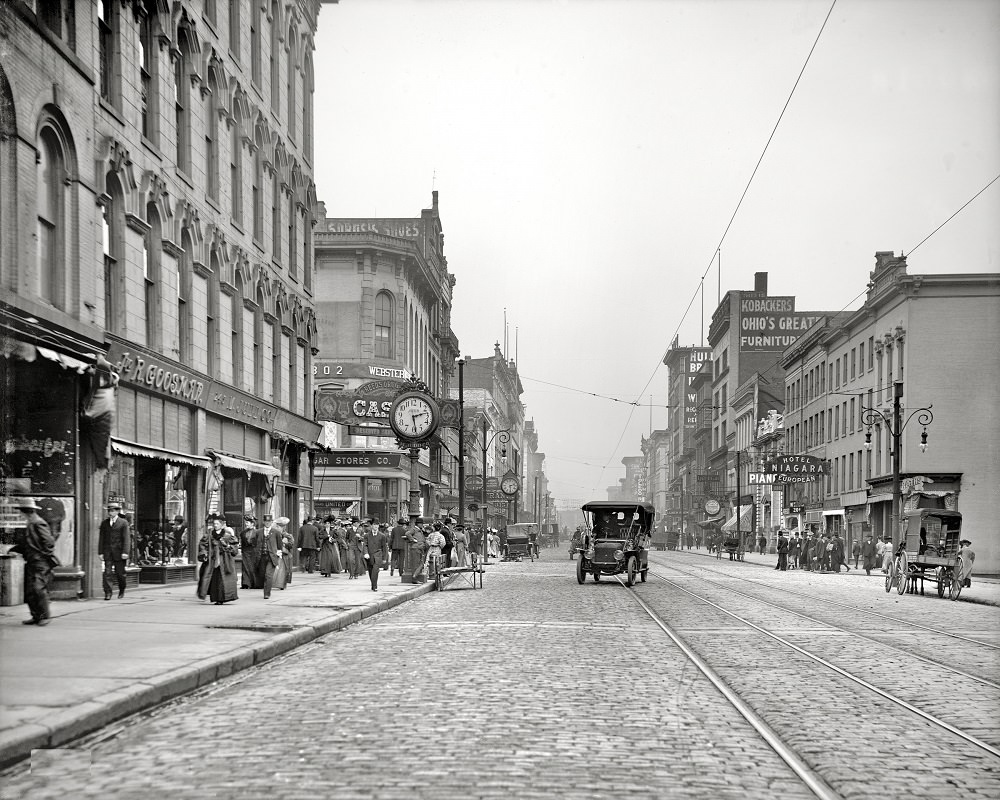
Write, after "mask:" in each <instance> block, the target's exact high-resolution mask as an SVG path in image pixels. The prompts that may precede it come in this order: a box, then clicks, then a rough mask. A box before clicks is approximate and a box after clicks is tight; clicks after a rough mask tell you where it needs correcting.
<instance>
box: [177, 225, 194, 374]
mask: <svg viewBox="0 0 1000 800" xmlns="http://www.w3.org/2000/svg"><path fill="white" fill-rule="evenodd" d="M181 248H182V249H183V250H184V252H183V253H182V254H181V260H180V264H179V270H178V272H179V275H178V281H177V325H178V329H179V340H178V349H179V350H180V354H179V360H180V362H181V363H182V364H190V363H191V358H192V350H193V347H192V341H191V339H192V336H191V334H192V330H191V328H192V322H193V320H192V319H191V279H192V275H193V274H194V242H193V241H192V240H191V232H190V231H189V230H188V229H187V228H185V229H184V231H183V232H182V233H181Z"/></svg>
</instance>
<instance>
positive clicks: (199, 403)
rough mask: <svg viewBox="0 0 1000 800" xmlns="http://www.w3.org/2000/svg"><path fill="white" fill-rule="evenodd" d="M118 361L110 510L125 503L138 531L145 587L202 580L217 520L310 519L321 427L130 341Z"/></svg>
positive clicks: (237, 524) (294, 525)
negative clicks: (312, 468) (200, 550)
mask: <svg viewBox="0 0 1000 800" xmlns="http://www.w3.org/2000/svg"><path fill="white" fill-rule="evenodd" d="M109 338H111V337H109ZM109 357H110V359H111V360H112V362H113V364H114V366H115V370H116V372H117V373H118V378H119V385H118V397H117V408H118V413H117V416H116V420H115V429H114V439H113V448H114V450H115V453H116V459H115V463H114V464H113V465H112V468H111V469H110V470H109V471H108V474H107V477H106V479H105V485H104V487H103V497H102V501H101V502H102V504H103V503H106V502H107V500H110V499H112V498H113V499H116V500H118V501H119V502H121V503H122V505H123V509H124V510H125V513H126V516H127V517H128V519H129V521H130V522H132V524H133V527H134V530H135V536H134V537H133V538H134V542H133V553H132V559H131V562H130V567H133V568H137V570H138V577H139V579H140V580H142V581H144V582H145V581H148V582H156V583H164V582H177V581H188V580H194V579H195V569H194V567H195V566H196V559H197V545H198V539H199V537H200V536H201V535H202V534H203V533H204V519H205V517H206V515H207V514H208V513H209V512H210V511H215V512H220V513H223V514H224V515H225V517H226V522H227V524H228V525H230V526H231V527H233V528H234V529H235V530H240V529H241V528H242V526H243V516H244V514H248V513H251V514H254V515H255V516H256V517H257V518H258V519H261V518H262V517H263V515H264V514H272V515H274V516H275V517H277V516H287V517H289V519H290V520H291V522H290V525H289V529H290V530H291V531H292V532H293V533H294V531H296V530H297V529H298V525H299V524H300V521H301V520H302V519H303V517H304V516H305V514H306V513H307V512H308V511H311V504H312V493H311V481H310V476H309V469H308V459H307V457H306V454H307V452H308V450H309V448H310V446H314V443H315V441H316V438H317V436H318V435H319V433H320V426H319V425H317V424H316V423H314V422H312V421H311V420H307V419H305V418H303V417H299V416H297V415H295V414H291V413H289V412H287V411H285V410H284V409H281V408H278V407H276V406H273V405H271V404H269V403H265V402H263V401H261V400H259V399H258V398H256V397H254V396H253V395H250V394H248V393H246V392H242V391H239V390H237V389H234V388H233V387H231V386H228V385H227V384H223V383H220V382H218V381H214V380H212V379H211V378H210V377H209V376H207V375H202V374H200V373H196V372H194V371H192V370H189V369H187V368H185V367H184V366H183V365H180V364H177V363H174V362H171V361H169V360H166V359H164V358H163V357H161V356H159V355H156V354H152V353H148V352H146V351H145V350H144V349H142V348H137V347H134V346H132V345H130V344H127V343H125V342H122V341H118V340H112V343H111V350H110V356H109ZM102 507H103V505H102ZM93 585H97V586H99V576H97V583H96V584H93Z"/></svg>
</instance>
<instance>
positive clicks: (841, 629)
mask: <svg viewBox="0 0 1000 800" xmlns="http://www.w3.org/2000/svg"><path fill="white" fill-rule="evenodd" d="M668 569H677V570H678V571H679V572H681V574H683V575H686V576H688V577H696V576H693V575H690V573H684V572H683V571H682V570H679V569H678V568H677V567H673V566H670V567H668ZM650 574H651V575H653V576H654V577H656V578H659V579H660V580H663V581H666V580H671V581H672V580H673V578H670V579H668V578H665V577H664V576H663V575H660V574H657V573H655V572H650ZM699 580H701V581H702V582H704V583H708V584H711V585H712V586H717V587H718V588H719V589H722V590H723V591H727V592H732V593H734V594H737V595H739V596H741V597H746V598H748V599H750V600H753V601H755V602H757V603H760V604H762V605H765V606H769V607H771V608H774V609H777V610H778V611H783V612H786V613H788V614H794V615H795V616H797V617H801V618H802V619H805V620H809V621H810V622H815V623H817V624H819V625H822V626H824V627H826V628H832V629H833V630H834V631H838V632H840V633H845V634H848V635H850V636H853V637H857V638H860V639H866V640H867V641H869V642H873V643H875V644H877V645H879V646H880V647H887V648H889V649H890V650H895V651H897V652H899V653H903V654H904V655H906V656H908V657H910V658H916V659H920V660H921V661H924V662H926V663H927V664H933V665H934V666H936V667H940V668H941V669H945V670H948V671H949V672H954V673H955V674H956V675H961V676H962V677H963V678H966V679H968V680H971V681H975V682H976V683H981V684H984V685H986V686H989V687H990V688H991V689H996V690H997V691H1000V683H996V682H994V681H991V680H989V679H988V678H984V677H981V676H979V675H975V674H973V673H971V672H966V671H965V670H962V669H958V668H957V667H955V666H953V665H952V664H947V663H945V662H944V661H939V660H937V659H935V658H931V657H930V656H925V655H922V654H920V653H914V652H912V651H910V650H906V649H905V648H903V647H900V646H899V645H897V644H891V643H889V642H885V641H883V640H881V639H878V638H876V637H875V636H869V635H868V634H865V633H860V632H859V631H852V630H848V629H847V628H844V627H842V626H840V625H837V624H836V623H833V622H826V621H825V620H821V619H818V618H817V617H814V616H812V615H810V614H806V613H804V612H802V611H798V610H796V609H794V608H787V607H786V606H782V605H779V604H777V603H773V602H771V601H770V600H764V599H762V598H760V597H755V596H754V595H752V594H747V593H746V592H742V591H740V590H739V589H735V588H733V587H730V586H724V585H723V584H721V583H719V582H718V581H713V580H709V579H707V578H699ZM758 585H764V586H768V588H770V586H769V585H767V584H758ZM796 594H799V593H798V592H796ZM696 596H697V595H696ZM812 599H815V598H812ZM824 602H826V601H825V600H824ZM836 605H840V606H845V607H847V608H853V607H852V606H846V604H844V603H837V604H836ZM880 616H882V615H880ZM930 630H933V629H930ZM810 633H820V634H821V633H823V632H822V631H810ZM968 641H970V642H975V641H976V640H973V639H970V640H968Z"/></svg>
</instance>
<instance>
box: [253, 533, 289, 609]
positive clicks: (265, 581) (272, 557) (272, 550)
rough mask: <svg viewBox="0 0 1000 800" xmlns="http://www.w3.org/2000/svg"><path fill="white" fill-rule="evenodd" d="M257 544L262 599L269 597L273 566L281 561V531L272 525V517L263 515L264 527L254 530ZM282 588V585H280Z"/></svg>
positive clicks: (258, 578) (258, 573) (258, 579)
mask: <svg viewBox="0 0 1000 800" xmlns="http://www.w3.org/2000/svg"><path fill="white" fill-rule="evenodd" d="M254 542H255V543H256V545H257V585H258V586H259V587H260V588H261V589H263V590H264V599H265V600H267V599H269V598H270V597H271V585H272V582H273V581H274V568H275V567H277V566H278V563H279V562H280V561H281V531H279V530H278V529H277V528H275V527H274V517H273V516H271V515H270V514H265V515H264V527H262V528H257V530H255V531H254ZM282 588H284V587H282Z"/></svg>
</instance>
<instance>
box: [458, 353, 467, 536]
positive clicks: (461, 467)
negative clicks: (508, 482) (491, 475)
mask: <svg viewBox="0 0 1000 800" xmlns="http://www.w3.org/2000/svg"><path fill="white" fill-rule="evenodd" d="M458 524H459V525H462V526H463V527H464V525H465V359H464V358H460V359H458Z"/></svg>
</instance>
